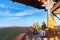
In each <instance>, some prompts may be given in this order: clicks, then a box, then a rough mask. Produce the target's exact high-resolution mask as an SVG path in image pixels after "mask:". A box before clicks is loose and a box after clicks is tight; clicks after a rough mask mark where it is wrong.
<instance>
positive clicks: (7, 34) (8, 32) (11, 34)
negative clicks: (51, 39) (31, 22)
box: [0, 25, 60, 40]
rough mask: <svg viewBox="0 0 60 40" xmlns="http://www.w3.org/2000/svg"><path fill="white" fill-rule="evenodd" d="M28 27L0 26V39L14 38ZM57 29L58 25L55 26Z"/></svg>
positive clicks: (58, 29) (59, 27)
mask: <svg viewBox="0 0 60 40" xmlns="http://www.w3.org/2000/svg"><path fill="white" fill-rule="evenodd" d="M26 29H28V27H17V26H11V27H2V28H0V40H14V38H16V37H17V36H18V35H19V34H20V33H22V32H24V31H25V30H26ZM55 29H56V30H57V31H60V25H59V26H55Z"/></svg>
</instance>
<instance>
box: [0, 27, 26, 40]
mask: <svg viewBox="0 0 60 40" xmlns="http://www.w3.org/2000/svg"><path fill="white" fill-rule="evenodd" d="M25 29H26V28H25V27H8V28H7V27H6V28H0V40H14V38H16V37H17V36H18V35H19V34H20V33H21V32H24V30H25Z"/></svg>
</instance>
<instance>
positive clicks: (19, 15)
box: [0, 0, 60, 27]
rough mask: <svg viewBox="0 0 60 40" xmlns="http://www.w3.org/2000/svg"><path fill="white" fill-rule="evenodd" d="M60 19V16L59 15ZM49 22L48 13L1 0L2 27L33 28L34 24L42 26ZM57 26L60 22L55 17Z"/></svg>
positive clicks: (0, 23) (0, 19)
mask: <svg viewBox="0 0 60 40" xmlns="http://www.w3.org/2000/svg"><path fill="white" fill-rule="evenodd" d="M58 17H60V15H58ZM46 20H47V12H46V11H45V10H44V9H40V10H39V9H37V8H34V7H31V6H26V5H24V4H21V3H16V2H14V3H13V2H12V1H10V0H0V27H2V26H32V25H33V24H34V23H37V22H38V23H39V25H41V24H42V22H43V21H45V22H46ZM54 20H55V21H56V24H57V25H59V23H60V22H59V20H58V19H57V18H56V17H54Z"/></svg>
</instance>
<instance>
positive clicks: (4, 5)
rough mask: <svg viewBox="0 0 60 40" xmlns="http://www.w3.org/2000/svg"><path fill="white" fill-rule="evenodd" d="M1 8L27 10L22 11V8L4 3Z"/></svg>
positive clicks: (0, 4)
mask: <svg viewBox="0 0 60 40" xmlns="http://www.w3.org/2000/svg"><path fill="white" fill-rule="evenodd" d="M0 8H5V9H18V10H25V9H22V8H18V7H14V6H10V5H6V4H2V3H0Z"/></svg>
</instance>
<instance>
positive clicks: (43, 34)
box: [41, 22, 46, 37]
mask: <svg viewBox="0 0 60 40" xmlns="http://www.w3.org/2000/svg"><path fill="white" fill-rule="evenodd" d="M45 29H46V24H45V22H43V23H42V26H41V37H45V36H46V30H45Z"/></svg>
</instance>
